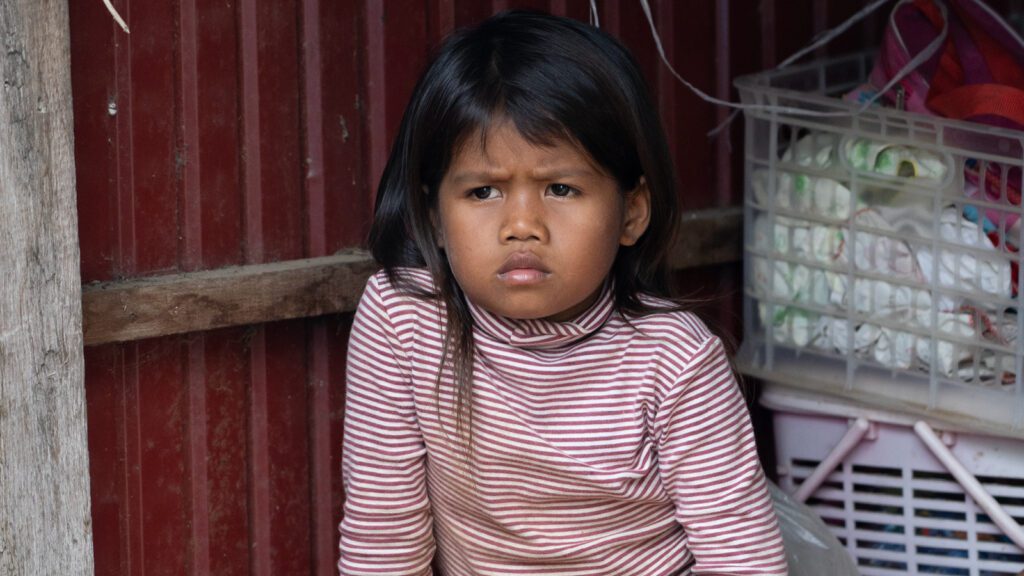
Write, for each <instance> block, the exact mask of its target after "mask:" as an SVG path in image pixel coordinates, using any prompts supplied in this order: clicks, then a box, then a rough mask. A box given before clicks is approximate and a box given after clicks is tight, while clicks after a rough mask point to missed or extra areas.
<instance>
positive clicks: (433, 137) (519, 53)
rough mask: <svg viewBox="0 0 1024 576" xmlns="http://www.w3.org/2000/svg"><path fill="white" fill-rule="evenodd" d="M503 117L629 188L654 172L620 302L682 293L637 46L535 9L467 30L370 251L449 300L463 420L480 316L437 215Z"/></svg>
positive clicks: (424, 93) (443, 66) (673, 208)
mask: <svg viewBox="0 0 1024 576" xmlns="http://www.w3.org/2000/svg"><path fill="white" fill-rule="evenodd" d="M499 120H508V121H511V122H512V123H513V124H514V125H515V127H516V129H517V130H518V131H519V132H520V134H521V135H522V136H523V138H524V139H526V140H527V141H528V142H530V143H532V144H535V145H548V144H551V143H553V142H557V141H568V142H571V143H573V144H575V145H576V146H578V147H580V148H581V149H582V150H583V151H585V152H586V153H587V154H589V156H590V157H591V159H592V160H593V161H594V162H595V163H596V164H597V165H599V166H601V167H602V168H603V169H604V170H605V171H606V172H607V173H608V174H609V175H611V176H612V177H613V178H614V179H615V180H616V182H617V183H618V186H619V188H620V190H621V191H622V192H623V193H625V192H626V191H630V190H633V189H635V188H636V187H637V186H638V185H639V184H640V182H641V177H643V179H644V181H645V182H646V186H647V188H648V190H649V191H650V198H651V206H650V222H649V224H648V227H647V230H646V231H645V232H644V234H643V235H642V236H641V237H640V238H639V240H638V241H637V242H636V244H635V245H633V246H622V247H620V248H619V251H618V254H617V255H616V258H615V261H614V264H613V265H612V270H611V275H612V277H613V279H614V299H615V306H616V309H617V310H618V311H619V313H620V314H622V315H623V316H624V317H627V318H628V317H629V316H637V315H644V314H648V313H651V312H652V309H651V307H650V306H648V305H646V304H645V303H644V301H643V300H642V299H641V295H643V294H649V295H653V296H660V297H664V298H667V297H670V296H671V295H672V294H671V286H670V282H669V274H668V272H669V266H668V254H669V249H670V247H671V246H672V240H673V237H674V234H675V231H676V223H677V221H678V206H677V199H676V187H675V176H674V174H673V170H672V162H671V157H670V155H669V151H668V146H667V144H666V141H665V135H664V133H663V131H662V128H661V120H660V118H659V117H658V114H657V111H656V109H655V107H654V105H653V102H652V101H651V98H650V95H649V91H648V88H647V85H646V83H645V82H644V79H643V77H642V76H641V74H640V70H639V68H638V66H637V64H636V62H635V60H634V59H633V57H632V56H631V55H630V54H629V52H628V51H627V50H626V49H625V48H624V47H623V46H622V45H621V44H619V42H617V41H616V40H615V39H614V38H612V37H611V36H609V35H608V34H606V33H605V32H603V31H601V30H599V29H597V28H594V27H592V26H589V25H587V24H584V23H582V22H578V21H575V20H571V19H568V18H562V17H557V16H551V15H547V14H541V13H535V12H524V11H509V12H502V13H499V14H497V15H495V16H492V17H490V18H488V19H487V20H484V21H483V22H481V23H480V24H478V25H477V26H474V27H472V28H468V29H463V30H459V31H456V32H455V33H454V34H452V35H451V36H450V37H449V38H448V39H447V40H446V41H445V42H444V43H443V45H442V46H441V47H440V49H439V51H438V52H437V53H436V54H435V56H434V58H433V60H432V61H431V63H430V65H429V66H428V67H427V69H426V71H425V72H424V74H423V76H422V77H421V78H420V79H419V82H418V83H417V85H416V88H415V90H414V92H413V95H412V99H411V100H410V101H409V105H408V106H407V107H406V110H405V115H404V116H403V117H402V123H401V126H400V127H399V131H398V137H397V140H396V142H395V144H394V147H393V148H392V149H391V155H390V157H389V158H388V162H387V165H386V167H385V169H384V174H383V176H382V178H381V182H380V187H379V189H378V192H377V201H376V209H375V216H374V222H373V226H372V228H371V230H370V249H371V251H372V252H373V256H374V257H375V258H376V259H377V261H378V262H379V263H380V264H381V265H382V266H383V267H384V269H385V271H386V272H387V274H388V277H389V279H390V280H391V282H392V283H393V284H394V285H396V286H397V287H398V288H399V289H401V290H404V291H406V292H409V293H413V294H417V295H420V296H424V297H431V298H436V299H438V300H440V301H441V302H443V305H444V309H445V311H446V314H447V316H448V322H447V329H446V330H447V333H446V337H445V347H444V354H445V355H446V357H449V355H450V357H451V358H452V360H453V366H454V376H455V382H456V422H457V423H458V426H459V427H460V429H461V427H462V425H463V424H464V423H468V422H470V417H469V415H470V412H471V400H470V399H471V397H472V393H471V388H472V381H471V380H472V378H471V377H472V364H473V350H474V347H473V333H472V327H473V319H472V316H471V315H470V313H469V309H468V307H467V305H466V301H465V298H464V296H463V294H462V291H461V290H460V289H459V286H458V284H457V283H456V281H455V278H454V276H453V274H452V272H451V269H450V268H449V266H448V261H447V259H446V257H445V254H444V252H443V251H442V250H441V249H440V248H439V247H438V246H437V243H436V235H435V231H434V230H433V220H432V217H431V214H432V210H434V209H435V208H436V206H437V197H438V191H439V188H440V184H441V180H442V178H443V177H444V175H445V173H446V171H447V170H448V168H449V165H450V164H451V162H452V159H453V157H454V155H455V154H456V153H457V151H458V150H459V147H460V146H462V145H463V144H464V143H465V141H466V139H467V138H469V137H470V136H471V135H473V134H480V135H483V134H486V130H487V128H488V126H490V125H493V124H494V123H495V122H497V121H499ZM407 267H421V268H422V267H425V268H427V269H428V270H429V271H430V273H431V275H432V277H433V280H434V286H435V287H436V292H432V293H424V292H422V291H418V290H416V289H415V288H413V287H412V285H411V283H409V282H406V281H404V280H403V278H402V274H401V269H402V268H407ZM444 364H445V363H444V362H442V365H444ZM440 379H441V375H440V374H438V383H440ZM471 434H472V433H471V429H470V436H471Z"/></svg>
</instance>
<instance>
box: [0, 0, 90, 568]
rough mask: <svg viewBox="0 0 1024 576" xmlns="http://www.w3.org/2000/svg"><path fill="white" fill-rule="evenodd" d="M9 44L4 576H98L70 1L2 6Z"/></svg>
mask: <svg viewBox="0 0 1024 576" xmlns="http://www.w3.org/2000/svg"><path fill="white" fill-rule="evenodd" d="M0 43H2V49H3V51H2V52H0V76H2V80H3V84H2V85H0V575H3V576H8V575H22V574H76V575H78V574H85V575H91V574H93V553H92V529H91V520H90V512H89V458H88V444H87V441H86V414H85V388H84V366H83V359H82V311H81V300H80V294H81V287H80V285H81V280H80V276H79V271H78V266H79V255H78V224H77V215H76V203H75V167H74V149H73V133H72V129H73V124H72V115H71V73H70V56H69V54H70V52H69V50H70V44H69V39H68V12H67V2H66V0H4V1H2V2H0Z"/></svg>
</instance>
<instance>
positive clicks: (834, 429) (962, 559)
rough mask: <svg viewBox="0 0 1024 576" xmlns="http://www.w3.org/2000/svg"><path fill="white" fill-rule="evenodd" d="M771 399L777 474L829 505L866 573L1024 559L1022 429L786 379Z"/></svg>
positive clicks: (766, 400)
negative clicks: (1009, 430)
mask: <svg viewBox="0 0 1024 576" xmlns="http://www.w3.org/2000/svg"><path fill="white" fill-rule="evenodd" d="M762 404H764V405H765V406H766V407H768V408H770V409H771V410H772V411H773V423H774V427H775V439H776V453H777V461H778V472H779V485H780V486H781V487H782V488H783V489H784V490H786V491H787V492H790V493H796V494H797V495H798V496H799V497H800V498H805V499H806V502H807V504H808V505H810V506H811V507H812V508H813V509H814V510H815V511H816V512H817V513H818V514H820V516H821V517H822V519H823V520H824V521H825V523H826V524H828V525H829V526H830V527H831V528H832V530H833V532H834V533H835V535H836V536H837V537H838V538H839V540H840V541H841V542H842V543H843V544H844V545H845V546H846V547H847V549H848V550H849V552H850V554H851V555H852V556H853V557H854V558H855V560H856V562H857V564H858V567H859V569H860V571H861V573H862V574H864V575H866V576H871V575H886V576H888V575H893V576H895V575H897V574H898V575H904V574H956V575H963V576H997V575H999V576H1003V575H1005V576H1017V575H1018V574H1019V573H1020V572H1021V571H1024V550H1022V549H1021V547H1020V546H1019V545H1018V544H1015V543H1014V539H1016V540H1017V541H1018V542H1020V541H1022V540H1024V531H1021V529H1020V524H1021V523H1022V522H1024V441H1021V440H1016V439H1011V438H998V437H989V436H981V435H977V434H971V433H964V432H960V431H948V430H947V431H942V430H935V429H933V428H932V427H931V426H930V425H929V424H928V423H926V422H922V421H917V420H914V419H913V418H911V417H908V416H905V415H901V414H897V413H895V412H888V411H880V410H873V409H864V408H860V407H857V406H854V405H852V404H849V403H843V402H839V401H827V400H824V399H823V397H821V396H819V395H813V394H808V393H806V392H803V391H796V390H794V389H786V388H784V387H780V386H769V387H767V389H766V392H765V393H764V394H763V396H762ZM933 431H934V434H930V433H931V432H933ZM851 438H852V440H851ZM929 442H934V443H937V444H938V445H939V446H931V445H929ZM946 458H951V459H952V461H954V462H956V463H959V469H957V464H956V463H951V462H949V461H945V460H944V459H946ZM816 472H817V473H816ZM972 480H973V481H976V482H977V485H976V486H970V484H971V482H972ZM806 483H810V484H811V485H810V486H807V485H806ZM965 486H967V488H965ZM801 487H804V488H810V489H807V490H803V491H801V490H800V489H801ZM968 490H970V491H971V492H972V493H974V494H975V496H972V495H971V494H970V493H968ZM986 500H987V501H986ZM982 501H986V502H985V503H984V506H982V505H980V502H982ZM997 523H1002V525H1003V527H1005V528H1007V529H1006V530H1004V529H1003V528H1001V527H1000V526H998V525H997ZM1008 532H1009V533H1010V535H1008Z"/></svg>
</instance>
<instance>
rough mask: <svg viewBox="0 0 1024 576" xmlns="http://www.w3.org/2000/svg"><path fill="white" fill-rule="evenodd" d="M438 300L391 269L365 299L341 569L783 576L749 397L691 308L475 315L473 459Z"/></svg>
mask: <svg viewBox="0 0 1024 576" xmlns="http://www.w3.org/2000/svg"><path fill="white" fill-rule="evenodd" d="M404 273H405V274H406V276H407V277H409V278H410V279H411V280H412V281H413V282H414V283H416V284H417V285H420V286H422V287H424V288H429V287H430V286H431V284H430V279H429V275H427V274H426V273H425V272H424V271H420V270H406V271H404ZM440 306H442V305H440V304H438V302H436V301H433V300H428V299H423V298H417V297H414V296H410V295H407V294H404V293H403V292H401V291H399V290H398V289H396V288H395V287H394V286H392V285H391V283H390V282H389V281H388V279H387V277H386V276H385V275H384V274H383V273H378V274H376V275H375V276H373V277H372V278H371V279H370V281H369V283H368V284H367V288H366V291H365V292H364V294H363V297H362V300H361V301H360V303H359V308H358V311H357V313H356V318H355V323H354V325H353V328H352V333H351V339H350V343H349V352H348V367H347V370H348V373H347V386H348V387H347V392H346V394H347V397H346V405H345V434H344V445H343V452H342V469H343V476H344V483H345V492H346V501H345V506H344V519H343V520H342V522H341V542H340V547H341V560H340V563H339V568H340V571H341V574H342V575H370V574H372V575H384V574H386V575H388V576H399V575H428V574H432V572H431V563H432V560H436V567H437V568H438V569H439V571H440V572H441V573H442V574H444V575H445V576H470V575H474V576H475V575H495V576H509V575H516V574H559V575H563V576H612V575H621V576H630V575H637V576H640V575H642V576H670V575H671V576H675V575H679V574H785V573H786V562H785V559H784V554H783V548H782V540H781V538H780V536H779V530H778V526H777V523H776V519H775V515H774V511H773V508H772V504H771V501H770V500H769V498H768V495H767V491H766V484H765V479H764V474H763V472H762V470H761V466H760V464H759V462H758V459H757V455H756V453H755V446H754V437H753V434H752V431H751V427H750V422H749V417H748V414H747V410H746V405H745V403H744V400H743V398H742V396H741V394H740V392H739V390H738V388H737V386H736V383H735V381H734V379H733V376H732V372H731V370H730V367H729V363H728V362H727V360H726V356H725V352H724V350H723V348H722V345H721V343H720V342H719V340H718V339H717V338H716V337H714V336H713V335H711V334H710V333H709V332H708V330H707V328H706V327H705V326H704V325H703V324H702V323H701V322H700V321H699V320H698V319H697V318H696V317H694V316H693V315H691V314H688V313H684V312H664V313H657V314H654V315H650V316H646V317H642V318H632V319H630V323H629V324H627V323H626V322H625V321H624V320H623V318H622V317H621V316H620V315H619V314H617V313H616V312H615V311H614V302H613V295H612V291H611V289H610V288H608V287H606V288H605V290H604V291H603V293H602V295H601V297H600V298H599V299H598V301H597V302H595V303H594V305H593V306H591V307H590V308H589V309H588V310H587V311H585V312H584V313H583V314H582V315H580V316H579V317H578V318H576V319H575V320H573V321H569V322H559V323H556V322H548V321H544V320H511V319H508V318H504V317H499V316H495V315H492V314H490V313H488V312H487V311H485V310H483V309H480V308H477V307H473V306H472V305H471V306H470V309H471V312H472V315H473V319H474V323H475V326H474V329H473V330H474V333H473V334H474V338H475V344H476V358H475V362H474V366H473V413H472V422H473V424H472V426H473V428H472V430H473V451H472V457H471V459H469V460H467V458H466V456H465V453H464V448H462V447H463V446H464V445H465V443H464V442H463V441H462V440H461V438H462V437H461V436H459V433H458V432H456V430H455V419H454V416H453V377H452V371H451V366H450V364H451V362H450V361H446V362H445V363H444V366H443V367H442V366H440V364H441V357H442V346H443V339H444V328H445V317H444V314H442V313H441V312H440V310H439V308H440ZM630 324H632V326H630ZM439 369H440V370H441V379H440V387H438V386H437V382H438V371H439ZM435 553H436V559H435V558H434V556H435Z"/></svg>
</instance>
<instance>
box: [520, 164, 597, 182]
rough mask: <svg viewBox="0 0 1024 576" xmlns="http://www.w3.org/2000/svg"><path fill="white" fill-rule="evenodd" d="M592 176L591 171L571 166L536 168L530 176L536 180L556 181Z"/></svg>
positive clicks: (592, 172) (587, 168) (586, 168)
mask: <svg viewBox="0 0 1024 576" xmlns="http://www.w3.org/2000/svg"><path fill="white" fill-rule="evenodd" d="M593 175H594V170H593V169H591V168H589V167H583V166H572V167H565V168H560V167H555V168H537V169H535V170H534V171H533V174H532V176H533V177H534V178H535V179H537V180H558V179H560V178H584V177H587V176H593Z"/></svg>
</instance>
